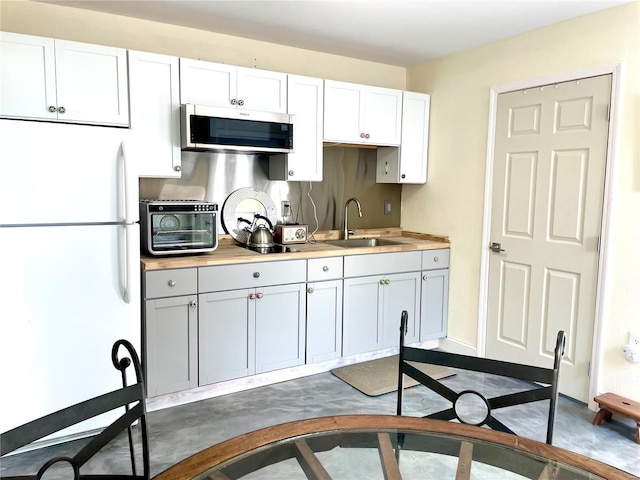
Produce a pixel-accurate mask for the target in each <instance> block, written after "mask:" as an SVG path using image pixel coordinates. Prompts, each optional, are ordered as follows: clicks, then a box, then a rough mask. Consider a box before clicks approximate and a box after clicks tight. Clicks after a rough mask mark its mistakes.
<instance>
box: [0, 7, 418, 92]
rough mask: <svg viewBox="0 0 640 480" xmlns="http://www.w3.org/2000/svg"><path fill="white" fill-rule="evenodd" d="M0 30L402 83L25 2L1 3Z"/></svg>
mask: <svg viewBox="0 0 640 480" xmlns="http://www.w3.org/2000/svg"><path fill="white" fill-rule="evenodd" d="M0 30H4V31H7V32H17V33H25V34H30V35H41V36H45V37H54V38H62V39H65V40H74V41H79V42H88V43H96V44H100V45H111V46H115V47H123V48H129V49H134V50H144V51H148V52H154V53H164V54H168V55H177V56H180V57H188V58H198V59H202V60H210V61H215V62H221V63H229V64H232V65H241V66H244V67H255V68H261V69H264V70H275V71H279V72H286V73H295V74H298V75H309V76H312V77H320V78H328V79H332V80H340V81H346V82H354V83H363V84H368V85H377V86H381V87H389V88H401V89H403V88H404V87H405V81H406V70H405V69H404V68H402V67H396V66H392V65H385V64H382V63H375V62H367V61H364V60H356V59H353V58H348V57H341V56H338V55H329V54H326V53H319V52H313V51H310V50H303V49H300V48H292V47H285V46H282V45H276V44H273V43H266V42H257V41H255V40H248V39H244V38H239V37H233V36H230V35H222V34H218V33H211V32H205V31H202V30H196V29H193V28H185V27H179V26H175V25H167V24H163V23H158V22H149V21H145V20H138V19H135V18H128V17H121V16H117V15H110V14H104V13H98V12H92V11H89V10H81V9H78V8H71V7H63V6H58V5H49V4H44V3H37V2H31V1H26V0H0Z"/></svg>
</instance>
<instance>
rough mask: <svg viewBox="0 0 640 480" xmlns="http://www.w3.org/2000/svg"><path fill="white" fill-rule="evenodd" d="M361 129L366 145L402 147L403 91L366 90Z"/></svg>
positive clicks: (371, 88)
mask: <svg viewBox="0 0 640 480" xmlns="http://www.w3.org/2000/svg"><path fill="white" fill-rule="evenodd" d="M360 125H361V129H362V131H363V132H364V135H365V138H364V142H365V143H370V144H373V145H400V134H401V132H402V128H401V126H402V90H394V89H390V88H375V87H366V88H364V99H363V107H362V117H361V121H360Z"/></svg>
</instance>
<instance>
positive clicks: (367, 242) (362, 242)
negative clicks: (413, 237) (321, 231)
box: [325, 238, 402, 248]
mask: <svg viewBox="0 0 640 480" xmlns="http://www.w3.org/2000/svg"><path fill="white" fill-rule="evenodd" d="M325 243H328V244H329V245H334V246H336V247H342V248H366V247H384V246H387V245H402V242H394V241H393V240H387V239H386V238H354V239H352V240H327V241H326V242H325Z"/></svg>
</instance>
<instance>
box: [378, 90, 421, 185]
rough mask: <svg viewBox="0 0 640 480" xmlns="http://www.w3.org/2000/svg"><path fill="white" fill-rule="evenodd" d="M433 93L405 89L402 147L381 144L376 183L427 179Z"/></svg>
mask: <svg viewBox="0 0 640 480" xmlns="http://www.w3.org/2000/svg"><path fill="white" fill-rule="evenodd" d="M430 105H431V96H430V95H427V94H426V93H416V92H403V96H402V142H401V144H400V147H399V148H395V147H393V148H391V147H390V148H379V149H378V151H377V155H378V160H377V166H376V182H377V183H426V182H427V156H428V153H429V111H430Z"/></svg>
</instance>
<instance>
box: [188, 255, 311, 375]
mask: <svg viewBox="0 0 640 480" xmlns="http://www.w3.org/2000/svg"><path fill="white" fill-rule="evenodd" d="M305 280H306V260H293V261H286V262H265V263H252V264H241V265H224V266H215V267H201V268H200V269H199V288H200V292H201V293H200V295H199V312H198V323H199V339H198V353H199V361H198V362H199V379H200V380H199V383H200V385H206V384H210V383H216V382H221V381H225V380H231V379H234V378H240V377H244V376H247V375H253V374H257V373H264V372H269V371H272V370H277V369H281V368H288V367H294V366H296V365H302V364H303V363H304V361H305V310H306V295H305V283H304V282H305ZM289 282H291V283H289ZM294 282H295V283H294ZM281 283H284V284H281ZM242 286H244V287H245V288H237V287H242ZM246 287H249V288H246ZM228 288H231V290H227V289H228ZM206 290H217V291H211V292H207V291H206Z"/></svg>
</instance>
